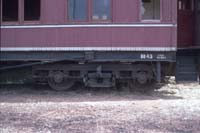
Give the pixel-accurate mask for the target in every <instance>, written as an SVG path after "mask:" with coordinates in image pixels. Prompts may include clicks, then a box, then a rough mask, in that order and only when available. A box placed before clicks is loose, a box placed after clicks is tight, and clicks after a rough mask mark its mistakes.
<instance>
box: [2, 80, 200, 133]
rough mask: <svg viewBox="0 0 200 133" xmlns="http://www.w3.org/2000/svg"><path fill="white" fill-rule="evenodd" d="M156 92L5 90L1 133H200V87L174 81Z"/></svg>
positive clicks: (12, 87) (18, 87) (4, 87)
mask: <svg viewBox="0 0 200 133" xmlns="http://www.w3.org/2000/svg"><path fill="white" fill-rule="evenodd" d="M77 88H78V89H77ZM155 88H156V89H154V90H151V91H148V92H145V93H140V92H135V91H129V90H127V89H122V90H121V91H116V90H114V89H110V90H108V89H83V88H82V87H81V86H78V85H77V86H75V87H74V88H73V89H72V90H70V91H65V92H56V91H52V90H50V89H49V88H48V87H47V86H33V85H1V87H0V133H9V132H20V133H21V132H22V133H35V132H38V133H51V132H52V133H54V132H55V133H132V132H133V133H134V132H139V133H163V132H166V133H168V132H172V133H173V132H174V133H199V132H200V86H199V85H198V84H179V85H176V84H174V83H173V82H170V83H168V84H165V85H162V86H159V87H158V86H157V87H155Z"/></svg>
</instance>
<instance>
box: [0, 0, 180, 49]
mask: <svg viewBox="0 0 200 133" xmlns="http://www.w3.org/2000/svg"><path fill="white" fill-rule="evenodd" d="M41 2H42V4H41V7H42V12H41V21H40V22H29V23H27V22H26V23H25V22H23V21H22V20H20V23H17V24H15V25H48V24H51V25H52V24H55V25H65V24H69V25H71V24H73V25H74V24H94V23H93V22H92V21H91V20H90V18H88V21H89V22H80V23H72V22H69V21H68V20H67V9H66V7H67V2H66V0H59V1H57V0H41ZM20 18H23V17H20ZM176 18H177V2H176V0H161V20H160V21H149V22H147V21H145V22H144V21H142V20H141V15H140V0H123V1H122V0H113V6H112V20H111V21H110V22H97V24H124V25H126V24H144V25H146V24H155V25H156V24H172V25H174V26H172V27H162V26H160V27H159V26H158V27H154V26H148V27H146V26H144V27H142V26H141V27H131V26H130V27H129V26H127V27H112V26H111V27H51V28H40V27H38V28H13V29H12V28H1V33H2V34H1V47H2V48H5V47H167V48H169V47H173V48H174V47H176V44H177V37H176V34H177V27H176V24H177V20H176ZM95 24H96V23H95ZM3 25H8V24H7V23H3ZM12 25H13V24H12Z"/></svg>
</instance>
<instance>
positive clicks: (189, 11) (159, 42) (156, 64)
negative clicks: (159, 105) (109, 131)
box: [0, 0, 200, 90]
mask: <svg viewBox="0 0 200 133" xmlns="http://www.w3.org/2000/svg"><path fill="white" fill-rule="evenodd" d="M199 10H200V1H199V0H178V1H177V0H59V1H58V0H1V58H0V60H1V62H2V64H4V65H3V66H2V67H1V70H2V71H3V70H8V69H12V68H20V67H27V66H32V67H33V77H34V78H35V80H36V81H37V82H45V83H48V84H49V85H50V86H51V87H52V88H53V89H56V90H65V89H69V88H70V87H71V86H72V85H73V84H74V83H75V82H76V81H82V82H83V83H84V84H85V86H89V87H114V86H116V84H118V83H119V82H122V81H123V82H127V83H128V84H129V85H130V86H134V85H135V84H140V85H145V84H149V83H152V82H154V81H157V82H161V80H162V77H164V76H166V75H176V77H177V81H181V80H197V77H198V71H197V68H198V67H199V65H198V60H199V53H200V52H199V48H200V39H199V38H200V37H199V36H200V26H199V23H200V22H199V21H200V20H199V18H200V17H199V16H200V15H199V12H200V11H199ZM176 62H177V64H176ZM199 62H200V61H199ZM8 64H9V65H8ZM10 64H12V66H11V65H10ZM16 64H18V65H16ZM174 66H176V67H174ZM188 66H189V67H188ZM174 68H176V70H174ZM182 70H184V72H183V71H182ZM174 71H176V73H174ZM185 72H186V73H185ZM188 75H189V76H188ZM188 77H189V78H188Z"/></svg>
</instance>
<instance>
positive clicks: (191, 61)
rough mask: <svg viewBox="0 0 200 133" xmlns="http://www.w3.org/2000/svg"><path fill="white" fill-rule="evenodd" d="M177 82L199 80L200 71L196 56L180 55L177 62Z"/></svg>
mask: <svg viewBox="0 0 200 133" xmlns="http://www.w3.org/2000/svg"><path fill="white" fill-rule="evenodd" d="M176 81H177V82H197V81H198V71H197V63H196V61H195V56H178V57H177V64H176Z"/></svg>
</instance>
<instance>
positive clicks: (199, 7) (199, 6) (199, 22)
mask: <svg viewBox="0 0 200 133" xmlns="http://www.w3.org/2000/svg"><path fill="white" fill-rule="evenodd" d="M195 22H196V24H195V34H196V39H195V44H196V45H197V46H199V47H200V0H196V1H195Z"/></svg>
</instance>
